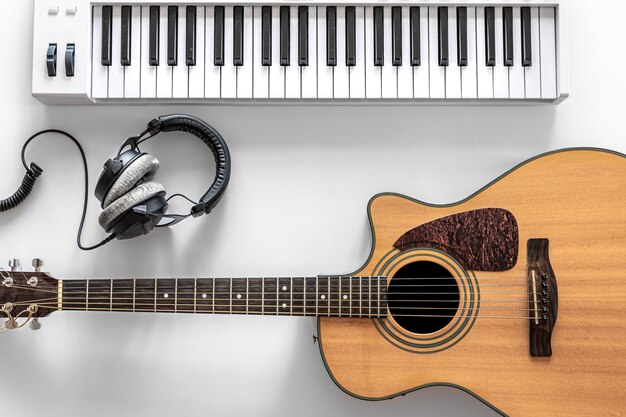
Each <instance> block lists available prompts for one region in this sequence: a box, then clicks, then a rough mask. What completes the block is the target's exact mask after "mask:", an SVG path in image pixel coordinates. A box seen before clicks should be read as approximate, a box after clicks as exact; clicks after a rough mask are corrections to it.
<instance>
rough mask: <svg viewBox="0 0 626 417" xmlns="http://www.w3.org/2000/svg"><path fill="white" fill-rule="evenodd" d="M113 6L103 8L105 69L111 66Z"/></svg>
mask: <svg viewBox="0 0 626 417" xmlns="http://www.w3.org/2000/svg"><path fill="white" fill-rule="evenodd" d="M112 42H113V6H102V59H101V64H102V66H103V67H110V66H111V51H112V48H113V45H112Z"/></svg>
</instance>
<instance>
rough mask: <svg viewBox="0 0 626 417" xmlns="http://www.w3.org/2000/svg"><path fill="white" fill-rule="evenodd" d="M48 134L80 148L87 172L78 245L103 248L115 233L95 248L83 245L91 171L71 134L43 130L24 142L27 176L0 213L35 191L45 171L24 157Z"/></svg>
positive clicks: (23, 150)
mask: <svg viewBox="0 0 626 417" xmlns="http://www.w3.org/2000/svg"><path fill="white" fill-rule="evenodd" d="M47 133H58V134H60V135H63V136H65V137H66V138H68V139H70V140H71V141H72V142H74V144H75V145H76V147H77V148H78V151H79V152H80V156H81V158H82V160H83V170H84V172H85V196H84V200H83V214H82V215H81V218H80V225H79V226H78V233H77V234H76V243H77V244H78V247H79V248H80V249H82V250H84V251H90V250H93V249H97V248H99V247H101V246H104V245H106V244H107V243H109V242H110V241H112V240H113V239H115V233H113V234H111V235H109V237H107V238H106V239H104V240H103V241H102V242H100V243H98V244H96V245H93V246H83V244H82V243H81V240H82V235H83V226H84V225H85V217H86V216H87V204H88V196H89V170H88V167H87V157H86V156H85V151H84V150H83V147H82V146H81V144H80V143H79V142H78V140H77V139H76V138H75V137H74V136H72V135H71V134H69V133H67V132H65V131H63V130H59V129H46V130H42V131H40V132H37V133H35V134H34V135H32V136H31V137H30V138H28V140H26V142H24V146H22V164H23V165H24V169H25V170H26V174H25V175H24V179H23V180H22V184H21V185H20V187H19V188H18V190H17V191H16V192H15V193H14V194H13V195H12V196H10V197H9V198H7V199H4V200H0V212H4V211H8V210H11V209H14V208H15V207H17V206H19V205H20V204H21V203H23V202H24V200H26V198H27V197H28V196H29V195H30V193H31V191H32V190H33V187H34V186H35V183H36V182H37V180H38V179H39V177H40V176H41V174H43V169H42V168H40V167H39V165H37V164H36V163H34V162H32V163H31V164H30V166H29V165H28V164H27V163H26V158H25V156H24V155H25V153H26V148H27V147H28V145H29V144H30V142H31V141H32V140H33V139H35V138H37V137H39V136H41V135H44V134H47Z"/></svg>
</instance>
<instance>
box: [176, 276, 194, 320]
mask: <svg viewBox="0 0 626 417" xmlns="http://www.w3.org/2000/svg"><path fill="white" fill-rule="evenodd" d="M174 310H175V311H176V313H195V312H196V280H195V279H191V278H179V279H177V280H176V303H175V307H174Z"/></svg>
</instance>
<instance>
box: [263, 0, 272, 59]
mask: <svg viewBox="0 0 626 417" xmlns="http://www.w3.org/2000/svg"><path fill="white" fill-rule="evenodd" d="M261 31H262V33H261V43H262V45H261V60H262V64H263V65H264V66H266V67H269V66H271V65H272V6H262V7H261Z"/></svg>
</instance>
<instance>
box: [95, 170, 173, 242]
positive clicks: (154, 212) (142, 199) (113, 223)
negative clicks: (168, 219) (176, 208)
mask: <svg viewBox="0 0 626 417" xmlns="http://www.w3.org/2000/svg"><path fill="white" fill-rule="evenodd" d="M155 197H160V198H161V200H160V203H159V204H155V203H156V202H157V200H154V201H151V202H150V205H151V207H146V210H145V211H146V213H149V214H144V213H137V212H135V211H134V210H133V209H134V208H135V207H136V206H139V205H142V204H143V205H146V206H147V205H148V204H147V203H148V202H149V201H150V200H152V199H154V198H155ZM166 210H167V201H165V188H163V185H161V184H159V183H158V182H154V181H149V182H146V183H144V184H141V185H139V186H137V187H135V188H133V189H132V190H131V191H130V192H128V193H127V194H125V195H123V196H122V197H120V198H119V199H117V200H115V201H114V202H113V203H111V204H110V205H109V206H108V207H107V208H106V209H104V211H102V213H100V217H99V218H98V222H99V223H100V226H102V228H103V229H104V230H106V232H107V233H111V232H113V233H115V234H116V237H118V239H122V238H123V237H122V236H125V235H126V234H125V233H120V234H118V233H116V232H114V231H113V229H118V227H117V225H118V223H119V224H122V223H123V224H126V226H127V227H125V229H129V228H133V227H136V226H137V223H139V224H140V225H141V226H142V227H141V229H142V231H143V233H140V234H138V235H137V236H139V235H142V234H146V233H148V232H150V231H151V230H152V228H153V227H154V226H155V225H156V224H157V223H158V222H159V221H160V220H161V217H162V216H163V214H165V212H166ZM129 214H130V216H129ZM122 218H124V221H123V222H120V221H121V220H122ZM155 220H156V221H155ZM124 231H125V230H118V232H124ZM130 237H131V236H129V237H125V238H126V239H129V238H130Z"/></svg>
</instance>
